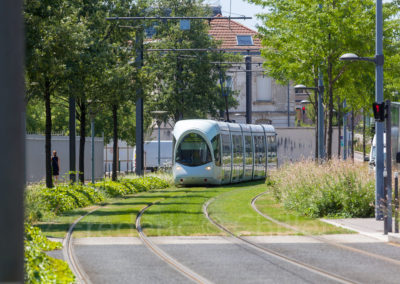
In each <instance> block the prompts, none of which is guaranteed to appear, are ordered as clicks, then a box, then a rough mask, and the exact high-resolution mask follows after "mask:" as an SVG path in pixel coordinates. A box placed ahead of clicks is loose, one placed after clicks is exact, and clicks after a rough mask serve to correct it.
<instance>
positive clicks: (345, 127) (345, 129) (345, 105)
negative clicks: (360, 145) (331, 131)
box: [343, 99, 348, 160]
mask: <svg viewBox="0 0 400 284" xmlns="http://www.w3.org/2000/svg"><path fill="white" fill-rule="evenodd" d="M346 107H347V104H346V99H344V101H343V160H347V148H348V147H347V146H348V145H347V112H346Z"/></svg>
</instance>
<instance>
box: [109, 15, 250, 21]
mask: <svg viewBox="0 0 400 284" xmlns="http://www.w3.org/2000/svg"><path fill="white" fill-rule="evenodd" d="M216 19H217V20H251V19H253V18H252V17H246V16H241V17H191V16H186V17H164V16H162V17H161V16H154V17H147V16H144V17H108V18H106V20H107V21H131V20H210V21H211V20H216Z"/></svg>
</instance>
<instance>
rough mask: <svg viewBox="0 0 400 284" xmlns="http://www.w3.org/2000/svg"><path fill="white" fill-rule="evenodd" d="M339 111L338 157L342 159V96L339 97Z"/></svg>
mask: <svg viewBox="0 0 400 284" xmlns="http://www.w3.org/2000/svg"><path fill="white" fill-rule="evenodd" d="M337 104H338V112H337V121H338V158H339V159H340V157H341V151H342V145H341V137H342V124H341V123H340V121H341V118H342V116H341V114H342V108H341V102H340V98H339V97H338V102H337Z"/></svg>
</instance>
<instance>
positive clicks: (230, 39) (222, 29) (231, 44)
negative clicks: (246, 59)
mask: <svg viewBox="0 0 400 284" xmlns="http://www.w3.org/2000/svg"><path fill="white" fill-rule="evenodd" d="M218 17H221V15H217V16H216V17H215V19H213V20H211V21H210V30H209V31H208V33H209V35H211V36H212V37H213V38H214V39H215V40H218V41H222V44H221V46H220V47H221V48H237V49H244V50H246V49H255V48H257V49H261V42H260V39H259V38H258V37H256V35H257V32H256V31H253V30H252V29H249V28H248V27H246V26H244V25H242V24H240V23H238V22H235V21H233V20H228V19H226V18H224V19H218ZM237 35H251V36H252V38H253V45H238V44H237V39H236V36H237Z"/></svg>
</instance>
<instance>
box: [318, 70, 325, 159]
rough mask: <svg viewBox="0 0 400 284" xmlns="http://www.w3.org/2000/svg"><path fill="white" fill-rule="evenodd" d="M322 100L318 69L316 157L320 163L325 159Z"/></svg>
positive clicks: (321, 80) (320, 71) (322, 94)
mask: <svg viewBox="0 0 400 284" xmlns="http://www.w3.org/2000/svg"><path fill="white" fill-rule="evenodd" d="M323 98H324V78H323V74H322V70H321V68H320V69H319V72H318V156H319V161H320V162H321V161H322V160H323V159H324V158H325V147H324V145H325V143H324V105H323Z"/></svg>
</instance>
